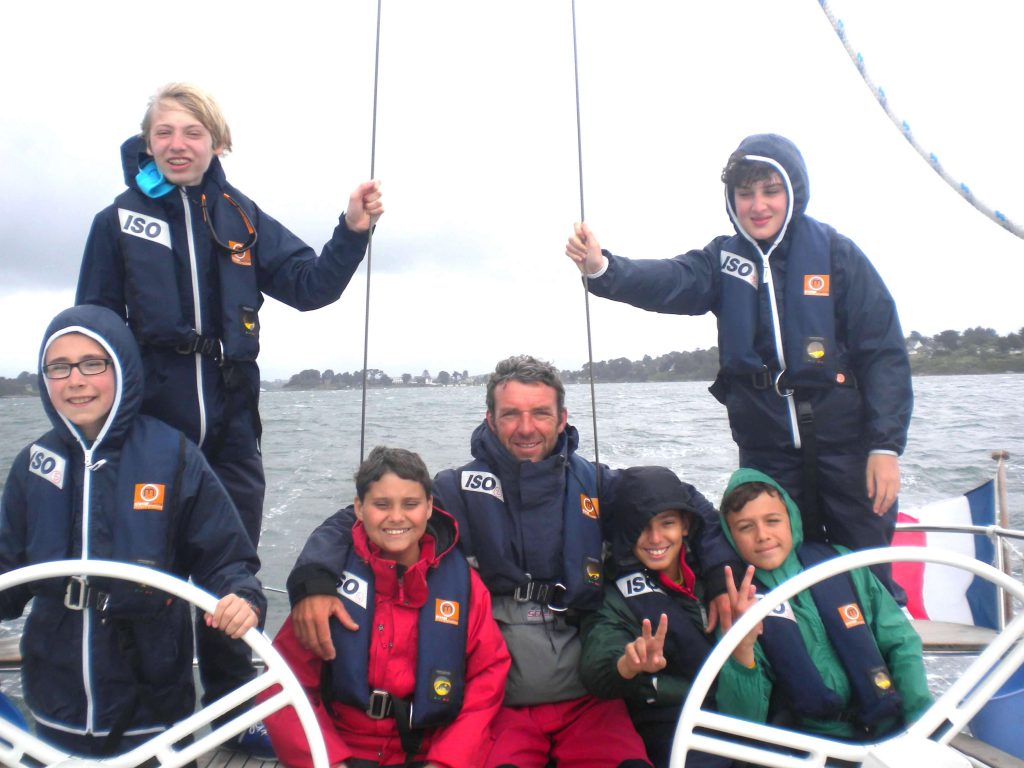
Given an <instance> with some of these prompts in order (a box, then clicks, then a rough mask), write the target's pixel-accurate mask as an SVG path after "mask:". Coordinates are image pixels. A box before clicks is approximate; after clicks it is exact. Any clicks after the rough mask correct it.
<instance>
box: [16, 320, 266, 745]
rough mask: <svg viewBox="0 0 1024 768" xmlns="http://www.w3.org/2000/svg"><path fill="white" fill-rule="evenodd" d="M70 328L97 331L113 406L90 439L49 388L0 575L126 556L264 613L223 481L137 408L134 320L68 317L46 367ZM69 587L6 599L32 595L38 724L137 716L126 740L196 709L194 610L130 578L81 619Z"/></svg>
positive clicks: (107, 588) (105, 586)
mask: <svg viewBox="0 0 1024 768" xmlns="http://www.w3.org/2000/svg"><path fill="white" fill-rule="evenodd" d="M71 332H82V333H86V334H87V335H89V336H91V337H92V338H93V339H95V340H96V341H97V342H98V343H99V344H100V346H102V347H103V348H105V349H106V350H107V352H108V354H109V356H110V359H111V360H113V361H114V366H115V368H114V370H115V381H116V389H115V399H114V406H113V408H112V409H111V412H110V414H109V415H108V417H107V420H106V423H105V425H104V426H103V428H102V429H101V431H100V432H99V434H98V435H97V437H96V439H95V440H94V441H92V442H91V443H90V442H89V441H88V440H86V439H85V438H84V437H83V436H82V434H81V432H80V431H79V429H78V428H77V427H75V426H74V425H73V424H72V423H71V422H69V421H68V420H67V419H65V418H64V417H63V416H61V415H60V414H59V413H58V412H57V411H56V409H55V408H54V406H53V403H52V402H51V400H50V397H49V394H48V391H47V388H46V387H45V386H41V387H40V396H41V398H42V401H43V408H44V409H45V411H46V413H47V415H48V416H49V418H50V421H51V422H52V423H53V429H51V430H50V431H49V432H47V433H46V434H45V435H43V436H42V437H40V438H39V439H38V440H36V441H35V442H34V443H33V444H32V445H31V446H29V447H27V448H25V449H24V450H23V451H21V453H19V454H18V456H17V458H16V459H15V461H14V464H13V465H12V467H11V471H10V474H9V476H8V479H7V484H6V485H5V487H4V493H3V503H2V507H0V572H7V571H10V570H13V569H15V568H18V567H21V566H24V565H30V564H33V563H38V562H44V561H48V560H60V559H68V558H85V557H91V558H97V559H108V560H120V561H123V562H127V563H134V564H140V565H147V566H150V567H154V568H156V569H158V570H162V571H166V572H168V573H172V574H174V575H177V576H179V577H181V578H183V579H187V578H190V577H191V578H192V579H193V581H194V582H195V583H196V584H197V585H198V586H200V587H202V588H204V589H206V590H207V591H209V592H211V593H213V594H215V595H217V596H223V595H226V594H228V593H231V592H234V593H235V594H238V595H239V596H241V597H244V598H245V599H247V600H249V601H250V602H251V603H252V604H253V605H254V606H255V608H256V609H257V610H258V611H259V613H260V615H261V616H265V615H266V600H265V598H264V597H263V593H262V589H261V587H260V583H259V581H258V580H257V579H256V572H257V571H258V570H259V559H258V557H257V555H256V551H255V548H254V547H253V545H252V544H251V543H250V542H249V538H248V537H247V536H246V535H245V533H244V531H243V529H242V524H241V521H240V520H239V518H238V513H237V512H236V511H235V508H234V506H233V505H232V503H231V500H230V499H229V498H228V496H227V494H226V492H225V491H224V488H223V486H222V485H221V484H220V482H219V481H218V480H217V478H216V477H215V476H214V474H213V472H212V470H211V469H210V468H209V466H208V465H207V463H206V460H205V459H204V458H203V456H202V454H201V453H200V452H199V449H198V448H196V446H195V445H194V444H192V443H191V442H189V441H188V440H187V439H185V437H184V435H182V434H181V433H180V432H178V431H177V430H175V429H172V428H171V427H169V426H167V425H166V424H164V423H162V422H160V421H157V420H156V419H153V418H151V417H148V416H141V415H139V413H138V412H139V407H140V405H141V402H142V364H141V361H140V359H139V354H138V350H137V347H136V344H135V341H134V339H133V338H132V336H131V332H130V331H129V330H128V328H127V326H125V324H124V321H123V320H122V319H121V318H120V317H119V316H118V315H116V314H115V313H114V312H111V311H110V310H108V309H105V308H102V307H95V306H90V305H85V306H77V307H73V308H71V309H68V310H65V311H64V312H62V313H61V314H59V315H58V316H57V317H56V318H55V319H54V321H53V322H52V323H51V325H50V327H49V328H48V329H47V332H46V336H45V337H44V340H43V346H42V350H41V352H40V371H41V368H42V363H43V360H44V359H45V353H46V349H47V347H48V345H49V344H50V343H51V342H52V341H53V340H54V339H55V338H57V337H58V336H61V335H63V334H65V333H71ZM143 486H149V492H148V493H147V492H141V491H140V488H142V487H143ZM140 499H141V501H140ZM64 592H65V580H62V579H58V580H49V581H46V582H36V583H35V584H33V585H25V586H24V587H22V588H17V589H14V590H7V591H5V592H0V618H3V619H11V618H16V617H18V616H20V615H21V613H22V611H23V610H24V607H25V604H26V602H27V601H28V600H29V598H31V597H35V601H34V603H33V607H32V611H31V613H30V614H29V617H28V619H27V621H26V624H25V631H24V637H23V641H22V652H23V655H24V666H23V670H22V677H23V681H24V690H25V701H26V704H27V705H28V707H29V708H30V709H31V711H32V713H33V714H34V715H35V717H36V718H37V719H38V720H39V721H40V722H43V723H45V724H47V725H51V726H54V727H57V728H60V729H62V730H65V731H70V732H72V733H78V734H87V735H103V734H105V733H107V732H108V731H109V730H110V729H111V727H112V726H113V724H114V723H116V722H117V721H118V718H119V717H121V716H122V714H123V713H124V712H125V711H126V710H128V711H130V712H132V713H133V714H132V717H131V718H130V722H129V726H128V730H127V731H126V733H128V734H136V733H147V732H151V731H155V730H159V729H160V728H161V725H162V724H163V723H166V722H168V721H173V720H176V719H180V718H181V717H183V716H184V715H186V714H188V713H189V712H191V711H192V709H193V708H194V706H195V695H194V690H193V682H192V622H191V615H190V614H191V611H190V610H189V608H188V606H187V604H185V603H183V601H180V600H177V599H170V598H169V597H168V596H167V595H166V594H163V593H159V592H155V591H154V590H151V589H142V588H139V587H136V586H135V585H132V584H129V583H127V582H124V581H109V582H108V581H106V580H91V582H90V592H89V594H90V595H96V594H97V592H106V593H109V602H108V605H107V606H106V607H105V608H104V607H100V605H99V604H98V603H97V604H95V607H90V608H86V609H85V610H71V609H68V608H66V607H65V606H64ZM137 697H138V698H137Z"/></svg>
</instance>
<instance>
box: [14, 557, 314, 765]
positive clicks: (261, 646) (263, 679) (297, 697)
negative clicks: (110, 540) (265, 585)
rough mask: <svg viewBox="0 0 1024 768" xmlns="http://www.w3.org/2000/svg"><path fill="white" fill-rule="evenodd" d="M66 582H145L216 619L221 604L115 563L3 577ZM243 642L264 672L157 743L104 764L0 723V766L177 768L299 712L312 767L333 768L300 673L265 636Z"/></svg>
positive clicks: (47, 566)
mask: <svg viewBox="0 0 1024 768" xmlns="http://www.w3.org/2000/svg"><path fill="white" fill-rule="evenodd" d="M67 576H94V577H97V576H98V577H106V578H113V579H123V580H125V581H131V582H134V583H137V584H146V585H149V586H152V587H155V588H156V589H160V590H163V591H164V592H167V593H168V594H171V595H174V596H175V597H179V598H181V599H182V600H187V601H188V602H190V603H192V604H193V605H196V606H198V607H199V608H201V609H202V610H204V611H206V612H207V613H213V611H214V609H215V608H216V605H217V598H215V597H213V596H212V595H210V594H209V593H207V592H204V591H203V590H201V589H199V588H198V587H195V586H193V585H192V584H189V583H187V582H185V581H182V580H180V579H177V578H175V577H174V576H171V575H169V574H167V573H163V572H162V571H154V570H151V569H149V568H142V567H140V566H137V565H128V564H126V563H118V562H112V561H109V560H59V561H54V562H49V563H39V564H36V565H30V566H26V567H24V568H19V569H17V570H14V571H10V572H9V573H5V574H3V575H2V576H0V591H3V590H5V589H10V588H11V587H16V586H19V585H21V584H27V583H29V582H33V581H37V580H39V579H50V578H62V577H67ZM242 639H243V640H244V641H245V642H246V643H247V644H248V645H249V646H250V647H251V648H252V649H253V650H254V651H255V652H256V653H257V654H258V655H259V656H260V657H261V658H262V659H263V661H264V663H265V664H266V672H264V673H263V674H261V675H258V676H257V677H256V678H255V679H254V680H252V681H250V682H248V683H246V684H245V685H243V686H241V687H239V688H236V689H235V690H234V691H231V692H230V693H228V694H227V695H225V696H223V697H222V698H220V699H218V700H217V701H215V702H213V703H212V704H210V705H208V706H206V707H203V708H202V709H200V710H199V711H198V712H195V713H194V714H192V715H191V716H189V717H187V718H185V719H184V720H182V721H180V722H178V723H176V724H175V725H173V726H171V727H170V728H168V729H167V730H166V731H163V732H162V733H159V734H156V735H154V736H153V738H151V739H149V740H148V741H146V742H145V743H143V744H141V745H139V746H138V747H135V748H133V749H131V750H130V751H128V752H124V753H122V754H119V755H112V756H109V757H104V758H102V759H100V758H86V757H81V756H76V755H71V754H68V753H67V752H64V751H62V750H60V749H58V748H56V747H53V746H51V745H49V744H46V743H45V742H43V741H41V740H40V739H38V738H36V737H35V736H34V735H33V734H31V733H29V732H27V731H25V730H23V729H22V728H19V727H18V726H17V725H15V724H13V723H10V722H8V721H7V720H4V719H2V718H0V739H2V741H3V742H6V743H0V763H2V764H3V765H5V766H10V767H11V768H30V766H38V765H39V764H40V763H42V764H43V765H47V766H57V765H59V766H62V767H63V766H67V767H68V768H86V766H101V765H102V766H104V768H130V767H131V766H138V765H142V764H143V763H146V762H147V761H150V760H153V761H155V763H156V764H157V765H159V766H161V767H162V768H177V767H178V766H182V765H185V764H186V763H188V762H190V761H192V760H195V759H196V758H198V757H199V756H200V755H202V754H204V753H206V752H209V751H211V750H213V749H214V748H215V747H217V745H219V744H222V743H223V742H225V741H227V740H228V739H230V738H231V737H232V736H235V735H237V734H239V733H241V732H243V731H245V730H246V729H247V728H248V727H249V726H250V725H252V724H254V723H255V722H257V721H259V720H262V719H263V718H265V717H266V716H267V715H270V714H272V713H274V712H277V711H278V710H279V709H283V708H284V707H287V706H291V707H294V709H295V712H296V714H297V715H298V718H299V722H300V723H301V724H302V730H303V732H304V734H305V737H306V741H307V742H308V744H309V749H310V754H311V755H312V758H313V765H314V768H328V762H327V750H326V748H325V747H324V741H323V737H322V736H321V734H320V729H319V727H318V725H317V720H316V715H315V714H314V713H313V708H312V707H311V706H310V703H309V700H308V699H307V698H306V694H305V691H303V689H302V686H301V685H300V684H299V682H298V680H296V679H295V675H293V674H292V671H291V670H290V669H289V668H288V665H287V664H285V661H284V659H283V658H281V655H280V654H279V653H278V652H277V651H276V650H275V649H274V647H273V646H272V645H271V644H270V640H269V639H267V637H266V635H264V634H263V633H261V632H260V631H259V630H257V629H255V628H253V629H250V630H249V631H248V632H246V633H245V635H243V637H242ZM276 685H279V686H281V689H282V690H280V691H279V692H278V693H276V694H274V695H273V696H271V697H270V698H268V699H267V700H266V701H263V702H261V703H259V704H256V705H255V706H253V707H251V708H249V709H246V710H245V711H244V712H242V713H241V714H239V715H237V716H235V717H234V718H233V719H231V720H229V721H228V722H226V723H224V724H223V725H220V726H218V727H216V728H212V730H210V731H209V732H208V733H204V734H202V735H201V736H200V735H199V734H200V731H202V730H203V729H204V728H206V727H208V726H210V727H212V726H211V723H212V722H213V721H214V719H216V718H218V717H221V716H223V715H225V714H226V713H228V712H230V711H231V710H232V709H234V708H235V707H238V706H240V705H242V704H244V703H245V702H247V701H249V700H250V699H252V698H253V697H254V696H256V694H258V693H260V692H262V691H265V690H267V689H268V688H271V687H273V686H276ZM186 736H194V737H195V740H194V741H193V742H192V743H191V744H189V745H187V746H184V747H181V748H179V747H177V746H175V745H176V744H177V743H178V742H179V741H181V739H183V738H184V737H186Z"/></svg>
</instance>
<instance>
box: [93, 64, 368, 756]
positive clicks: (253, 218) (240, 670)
mask: <svg viewBox="0 0 1024 768" xmlns="http://www.w3.org/2000/svg"><path fill="white" fill-rule="evenodd" d="M230 151H231V130H230V128H229V127H228V123H227V120H226V119H225V117H224V115H223V113H222V112H221V109H220V107H219V105H218V104H217V102H216V101H215V100H214V99H213V97H212V96H210V95H209V94H208V93H205V92H204V91H203V90H202V89H200V88H198V87H196V86H195V85H192V84H189V83H170V84H168V85H166V86H164V87H162V88H161V89H160V90H159V91H158V92H157V93H156V94H155V95H154V96H153V98H152V99H150V101H149V105H148V107H147V109H146V112H145V115H144V117H143V119H142V132H141V133H140V134H139V135H137V136H132V137H131V138H129V139H128V140H127V141H125V142H124V144H123V145H122V146H121V163H122V166H123V170H124V179H125V184H126V185H127V187H128V188H127V189H126V190H125V191H124V192H122V193H121V194H120V195H118V196H117V198H116V199H115V200H114V202H113V204H111V205H109V206H107V207H106V208H104V209H103V210H102V211H100V212H99V213H98V214H96V218H95V219H94V220H93V224H92V229H91V230H90V232H89V239H88V241H87V242H86V245H85V254H84V255H83V257H82V266H81V270H80V273H79V276H78V293H77V296H76V299H75V301H76V303H78V304H98V305H100V306H104V307H108V308H109V309H112V310H113V311H114V312H116V313H117V314H119V315H120V316H121V317H122V318H124V320H126V321H127V322H128V325H129V326H130V327H131V329H132V332H133V333H134V335H135V338H136V340H137V341H138V343H139V347H140V349H141V353H142V365H143V368H144V372H145V379H144V381H145V391H144V397H143V399H142V412H143V413H147V414H151V415H153V416H156V417H157V418H158V419H160V420H161V421H164V422H166V423H168V424H170V425H171V426H172V427H175V428H176V429H180V430H181V431H182V432H184V433H185V434H186V435H187V436H188V437H189V439H191V440H192V441H193V442H194V443H195V444H196V445H198V446H199V447H200V448H201V449H202V451H203V454H204V455H205V456H206V459H207V461H209V463H210V466H211V467H212V468H213V471H214V472H215V473H216V474H217V478H218V479H219V480H220V481H221V482H222V483H223V484H224V487H225V488H226V489H227V492H228V494H229V495H230V496H231V500H232V501H233V502H234V504H235V507H236V509H237V510H238V514H239V516H240V517H241V520H242V524H243V525H244V527H245V532H246V534H247V535H248V537H249V540H250V541H251V542H252V545H253V547H256V546H257V545H258V544H259V539H260V528H261V521H262V516H263V497H264V491H265V489H266V481H265V478H264V473H263V459H262V456H261V449H260V437H261V433H262V427H261V424H260V416H259V397H260V371H259V366H258V365H257V363H256V359H257V356H258V354H259V351H260V316H259V312H260V307H261V306H262V304H263V299H264V295H266V296H271V297H273V298H275V299H277V300H278V301H281V302H282V303H284V304H287V305H288V306H291V307H295V308H296V309H299V310H302V311H309V310H313V309H319V308H320V307H325V306H327V305H328V304H331V303H332V302H334V301H336V300H337V299H338V297H339V296H341V293H342V291H344V290H345V288H346V286H347V285H348V283H349V281H350V280H351V279H352V276H353V275H354V274H355V272H356V269H357V268H358V267H359V263H360V262H361V261H362V259H363V255H364V254H365V253H366V247H367V242H368V238H369V233H370V227H371V225H372V224H373V222H375V221H376V220H377V218H378V217H379V216H380V215H381V214H382V213H383V210H384V209H383V205H382V203H381V193H380V183H379V182H377V181H367V182H364V183H362V184H360V185H359V186H358V187H356V189H355V190H353V192H352V193H351V195H350V196H349V200H348V207H347V209H346V211H345V213H344V215H342V216H341V217H340V219H339V221H338V225H337V226H336V227H335V229H334V233H333V235H332V236H331V239H330V240H329V241H328V242H327V244H326V245H325V246H324V248H323V250H322V252H321V254H320V256H319V257H317V254H316V253H315V252H314V251H313V249H312V248H310V247H309V246H308V245H306V244H305V243H304V242H303V241H302V240H300V239H299V238H298V237H296V236H295V235H294V234H293V233H292V232H290V231H289V230H288V229H287V228H286V227H285V226H284V225H282V224H281V223H280V222H278V221H277V220H276V219H274V218H273V217H272V216H270V215H268V214H267V213H266V212H265V211H263V210H262V209H261V208H260V207H259V206H258V205H256V203H254V202H253V201H252V200H250V199H249V198H248V197H247V196H246V195H245V194H243V193H242V192H241V191H240V190H238V189H237V188H236V187H234V186H233V185H231V184H230V183H229V182H228V180H227V176H226V175H225V171H224V167H223V166H222V165H221V162H220V158H221V156H222V155H224V154H226V153H227V152H230ZM296 193H298V191H297V190H296ZM305 194H308V191H306V192H305ZM196 640H197V644H198V649H197V655H198V657H199V672H200V676H201V678H202V682H203V691H204V692H203V701H204V703H209V702H210V701H212V700H214V699H216V698H219V697H220V696H221V695H222V694H223V693H225V692H226V691H228V690H231V689H233V688H235V687H237V686H238V685H240V684H241V683H243V682H245V681H247V680H250V679H252V677H253V676H254V674H255V673H254V671H253V668H252V663H251V654H250V653H249V649H248V647H247V646H246V645H244V644H243V643H231V642H226V641H225V640H224V638H223V637H222V636H221V635H220V634H219V633H215V632H208V631H206V629H205V627H203V626H202V625H200V627H199V629H198V631H197V634H196ZM262 742H263V743H262V744H261V742H260V741H259V740H254V741H251V743H247V744H246V745H243V746H246V747H247V748H248V749H249V751H252V752H253V753H254V754H260V756H262V757H264V758H267V757H271V756H272V755H270V753H269V742H268V741H267V740H266V739H265V738H264V739H263V740H262Z"/></svg>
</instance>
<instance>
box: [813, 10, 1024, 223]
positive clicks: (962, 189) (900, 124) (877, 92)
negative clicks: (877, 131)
mask: <svg viewBox="0 0 1024 768" xmlns="http://www.w3.org/2000/svg"><path fill="white" fill-rule="evenodd" d="M818 4H819V5H820V6H821V10H823V11H824V12H825V15H826V16H827V17H828V20H829V23H831V24H832V29H834V30H835V32H836V35H837V36H838V37H839V40H840V42H842V44H843V47H844V48H845V49H846V52H847V53H848V54H849V56H850V59H851V60H852V61H853V63H854V65H855V66H856V67H857V71H858V72H860V76H861V77H862V78H863V79H864V82H865V83H866V84H867V86H868V88H869V89H871V93H872V94H874V96H875V99H877V101H878V104H879V105H880V106H881V107H882V109H883V110H885V114H887V115H888V116H889V119H890V120H892V122H893V124H894V125H895V126H896V127H897V128H899V130H900V133H902V134H903V138H905V139H906V140H907V141H908V142H910V146H912V147H913V148H914V149H915V150H917V153H918V154H919V155H920V156H921V157H923V158H924V159H925V162H927V163H928V165H930V166H931V168H932V170H933V171H935V172H936V173H937V174H939V176H941V177H942V179H943V180H944V181H945V182H946V183H947V184H949V186H951V187H952V188H953V189H954V190H956V192H957V193H958V194H959V195H960V196H961V197H963V198H964V200H966V201H967V202H968V203H970V204H971V205H973V206H974V207H975V208H976V209H977V210H978V211H980V212H981V213H983V214H984V215H985V216H988V218H990V219H991V220H992V221H994V222H995V223H996V224H998V225H999V226H1001V227H1003V228H1004V229H1006V230H1007V231H1009V232H1011V233H1013V234H1014V235H1016V236H1017V237H1019V238H1021V239H1022V240H1024V229H1022V228H1021V227H1020V225H1018V224H1015V223H1014V222H1012V221H1011V220H1010V219H1009V218H1008V217H1007V216H1006V214H1004V213H1002V212H1001V211H998V210H995V209H993V208H990V207H989V206H987V205H985V203H983V202H981V201H980V200H978V199H977V198H976V197H975V196H974V193H973V192H971V189H970V187H968V186H967V185H966V184H965V183H963V182H961V181H957V180H956V179H954V178H953V177H952V176H950V175H949V173H948V172H947V171H946V169H945V168H943V167H942V164H941V163H940V162H939V158H938V157H937V156H936V155H935V153H934V152H929V151H928V150H926V149H925V148H924V147H922V146H921V145H920V144H918V143H917V141H916V140H915V139H914V135H913V134H912V133H911V132H910V125H909V124H908V123H907V121H906V120H903V119H901V118H899V117H897V115H896V113H895V112H893V111H892V108H891V107H890V106H889V100H888V99H887V98H886V95H885V91H883V90H882V89H881V88H880V87H879V86H877V85H875V83H874V82H873V81H872V80H871V77H870V76H869V75H868V73H867V68H866V67H865V66H864V57H863V56H862V55H861V54H860V53H858V52H857V51H855V50H854V49H853V46H852V45H850V41H849V39H848V38H847V37H846V28H845V27H844V25H843V22H842V20H841V19H837V18H836V16H835V14H833V13H832V9H831V8H829V4H828V0H818Z"/></svg>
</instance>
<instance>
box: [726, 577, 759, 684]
mask: <svg viewBox="0 0 1024 768" xmlns="http://www.w3.org/2000/svg"><path fill="white" fill-rule="evenodd" d="M725 589H726V594H728V595H729V604H730V605H731V606H732V615H733V618H734V619H736V620H738V619H739V618H740V616H742V615H743V614H744V613H746V612H747V611H749V610H750V609H751V608H753V607H754V606H755V605H756V604H757V588H756V587H755V586H754V566H752V565H748V566H747V572H746V573H745V574H744V576H743V582H742V583H741V584H740V587H739V589H736V584H735V582H734V581H733V579H732V568H730V567H729V566H728V565H727V566H725ZM763 631H764V624H763V623H760V624H758V625H757V626H756V627H754V629H753V630H751V632H750V634H748V635H747V636H746V637H744V638H743V639H742V640H741V641H740V644H739V645H737V646H736V648H735V649H734V650H733V652H732V657H733V658H734V659H736V661H738V662H739V663H740V664H742V665H743V666H745V667H748V668H750V669H753V668H754V666H755V664H756V662H755V660H754V643H756V642H757V636H758V635H760V634H761V633H762V632H763Z"/></svg>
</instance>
